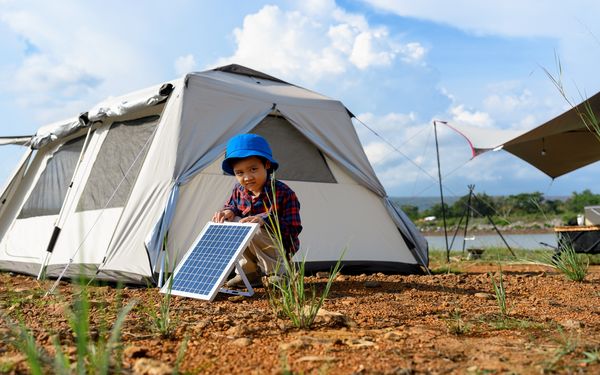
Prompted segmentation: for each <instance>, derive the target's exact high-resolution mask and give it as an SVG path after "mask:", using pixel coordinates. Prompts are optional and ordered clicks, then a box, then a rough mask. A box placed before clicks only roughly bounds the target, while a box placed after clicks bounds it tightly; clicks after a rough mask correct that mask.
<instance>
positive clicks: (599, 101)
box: [450, 93, 600, 178]
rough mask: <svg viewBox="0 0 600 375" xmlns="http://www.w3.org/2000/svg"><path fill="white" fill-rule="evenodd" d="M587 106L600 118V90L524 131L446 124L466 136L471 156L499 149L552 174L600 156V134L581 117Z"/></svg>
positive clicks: (586, 113)
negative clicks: (552, 117) (548, 119)
mask: <svg viewBox="0 0 600 375" xmlns="http://www.w3.org/2000/svg"><path fill="white" fill-rule="evenodd" d="M588 110H591V111H592V112H593V113H594V116H595V118H596V119H597V120H598V119H600V93H597V94H596V95H594V96H592V97H591V98H589V99H588V100H585V101H583V102H582V103H580V104H579V105H577V106H576V107H573V108H571V109H570V110H568V111H566V112H564V113H563V114H561V115H559V116H557V117H556V118H554V119H552V120H550V121H548V122H546V123H544V124H543V125H540V126H538V127H536V128H535V129H532V130H529V131H526V132H515V131H503V130H493V129H482V128H475V127H469V126H464V125H460V124H451V125H450V127H452V128H454V130H457V131H458V132H459V133H461V134H462V135H463V136H464V137H465V138H467V140H468V141H469V143H470V145H471V148H472V151H473V155H474V156H476V155H478V154H480V153H482V152H485V151H489V150H493V149H495V150H499V149H503V150H506V151H508V152H510V153H511V154H513V155H515V156H517V157H519V158H521V159H523V160H525V161H526V162H528V163H529V164H531V165H533V166H534V167H536V168H537V169H539V170H541V171H542V172H544V173H545V174H547V175H548V176H550V177H552V178H556V177H559V176H562V175H564V174H566V173H569V172H572V171H574V170H576V169H578V168H581V167H584V166H586V165H589V164H591V163H594V162H596V161H598V160H600V135H599V134H597V133H596V132H595V131H594V130H593V129H589V128H588V125H586V122H588V124H589V121H587V120H586V121H585V122H584V120H583V119H582V116H588V114H589V112H588Z"/></svg>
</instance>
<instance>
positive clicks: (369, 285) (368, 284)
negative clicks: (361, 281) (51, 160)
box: [365, 281, 381, 288]
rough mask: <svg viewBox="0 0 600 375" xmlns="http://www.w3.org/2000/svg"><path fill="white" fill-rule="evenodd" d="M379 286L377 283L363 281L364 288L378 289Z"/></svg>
mask: <svg viewBox="0 0 600 375" xmlns="http://www.w3.org/2000/svg"><path fill="white" fill-rule="evenodd" d="M380 286H381V283H380V282H379V281H365V288H379V287H380Z"/></svg>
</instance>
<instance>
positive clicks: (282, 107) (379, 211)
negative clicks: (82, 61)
mask: <svg viewBox="0 0 600 375" xmlns="http://www.w3.org/2000/svg"><path fill="white" fill-rule="evenodd" d="M349 113H350V112H349V111H348V110H347V109H346V108H345V107H344V106H343V104H342V103H340V102H339V101H337V100H332V99H330V98H328V97H325V96H323V95H320V94H318V93H315V92H312V91H310V90H306V89H303V88H300V87H298V86H294V85H290V84H288V83H285V82H284V81H281V80H278V79H274V78H273V77H270V76H268V75H266V74H264V73H260V72H256V71H253V70H251V69H248V68H245V67H241V66H229V67H222V68H218V69H215V70H210V71H206V72H199V73H190V74H188V75H186V76H185V77H183V78H181V79H177V80H173V81H170V82H168V83H167V84H166V85H157V86H153V87H151V88H148V89H144V90H140V91H138V92H135V93H132V94H129V95H124V96H120V97H117V98H110V99H107V100H105V101H103V102H102V103H100V104H98V105H96V106H95V107H94V108H92V109H90V110H89V111H88V112H87V115H86V116H81V117H78V118H77V119H76V121H64V122H60V123H56V124H52V125H51V126H47V127H44V128H43V131H38V133H37V135H38V136H39V137H38V139H39V144H40V145H41V147H40V148H39V149H38V151H37V155H36V158H34V159H33V161H32V162H29V167H28V168H24V169H22V170H21V172H19V173H20V174H22V180H23V182H22V183H21V184H20V187H19V188H18V189H17V190H16V191H17V193H18V194H17V193H15V194H13V195H14V198H13V200H12V201H11V202H10V204H9V206H10V207H8V208H7V209H6V210H5V212H6V217H4V214H3V215H2V217H0V229H2V231H0V236H3V237H2V239H1V240H0V268H7V267H8V268H9V269H10V268H11V267H16V268H19V267H21V269H26V270H28V271H27V272H31V270H32V266H31V265H32V264H34V265H35V264H36V262H38V263H37V264H38V265H39V260H36V256H37V257H38V258H42V257H43V255H44V254H45V253H44V250H45V246H46V245H47V244H48V240H49V237H50V235H51V233H52V227H53V226H54V225H59V226H60V227H61V228H62V230H61V232H60V233H61V234H60V237H59V238H58V240H57V243H56V247H55V250H54V253H52V256H51V257H50V260H49V261H48V268H47V271H48V272H49V274H50V275H56V274H58V273H60V267H61V266H64V265H65V264H67V263H69V262H70V261H71V260H73V261H74V264H76V265H82V266H84V267H81V271H80V272H84V273H86V274H89V273H94V272H95V274H96V276H97V277H100V278H106V279H109V280H111V279H114V278H119V279H122V280H127V281H133V282H140V283H141V282H144V280H154V281H155V279H154V277H155V276H156V274H157V272H158V271H159V270H160V269H161V266H162V264H161V263H160V262H159V260H160V256H161V255H165V260H166V261H167V262H169V263H170V266H171V267H173V266H174V265H176V262H177V261H178V260H179V259H180V258H179V256H180V255H182V254H183V252H185V250H186V249H187V247H189V246H190V245H191V243H190V241H193V239H194V238H195V237H196V235H197V231H198V228H200V227H201V226H202V225H203V224H204V223H205V222H206V221H207V220H210V217H211V216H212V213H213V212H214V211H215V210H216V209H218V208H219V207H221V206H222V205H223V203H224V201H225V199H226V197H227V196H228V194H229V193H230V191H231V187H232V185H233V182H234V178H233V177H231V176H225V175H224V174H223V172H222V171H221V170H220V168H219V167H218V165H219V163H220V161H221V160H222V158H223V155H224V152H225V146H226V143H227V141H228V140H229V139H230V138H231V137H232V136H234V135H237V134H240V133H248V132H257V133H261V134H264V135H265V137H266V138H267V139H268V140H269V141H270V142H271V143H273V144H272V147H273V149H274V150H275V152H278V153H281V154H283V155H282V156H279V155H278V156H277V157H279V158H280V159H281V160H286V162H287V163H286V164H288V165H289V167H290V170H288V171H287V172H286V171H285V167H284V168H282V170H281V172H282V177H281V178H282V179H283V180H284V181H285V182H286V183H287V184H288V185H290V186H291V187H292V188H293V189H294V190H295V191H296V193H297V194H299V196H301V197H302V207H303V208H302V210H303V211H302V215H303V226H304V227H305V230H303V233H302V234H301V242H302V243H303V248H301V250H300V251H299V252H298V253H297V255H298V256H300V257H306V261H307V264H313V265H327V264H331V263H335V261H336V260H337V259H338V257H339V255H340V254H341V252H342V250H343V249H344V248H345V247H348V248H349V249H350V250H349V251H348V252H347V253H346V257H347V259H345V261H347V262H349V264H350V263H352V264H354V265H360V264H363V265H365V267H366V268H367V266H366V265H369V264H370V265H371V266H373V267H375V266H374V265H376V264H379V265H381V266H382V267H383V266H384V265H385V267H390V269H393V268H394V265H395V267H396V270H407V269H413V270H414V269H422V268H421V267H427V264H428V256H427V251H428V249H427V242H426V241H425V239H424V237H423V236H422V235H421V234H420V233H419V232H418V230H417V229H416V227H415V226H414V224H412V222H410V220H409V219H408V218H407V217H406V215H404V214H403V213H402V212H401V211H400V210H399V209H397V208H394V207H393V205H392V204H391V202H390V201H389V198H388V197H387V195H386V192H385V189H384V188H383V186H382V185H381V183H380V182H379V180H378V179H377V176H376V175H375V172H374V171H373V169H372V167H371V165H370V163H369V161H368V159H367V157H366V154H365V152H364V150H363V149H362V146H361V145H360V141H359V139H358V136H357V134H356V132H355V130H354V127H353V124H352V121H351V117H350V115H349ZM148 116H154V117H152V118H153V120H152V121H150V122H151V123H152V129H151V130H150V128H148V129H146V130H144V131H143V132H141V133H139V134H138V135H135V134H133V133H131V135H130V134H129V133H128V132H120V131H119V130H117V131H115V129H121V130H123V129H126V128H127V126H123V124H125V123H126V122H131V124H133V123H140V124H142V123H144V124H148V122H147V121H145V120H144V119H146V118H149V117H148ZM76 123H77V124H76ZM138 126H139V125H138ZM144 126H145V125H144ZM84 128H86V129H84ZM134 128H136V126H132V127H131V129H134ZM140 129H142V128H140ZM88 130H89V131H88ZM85 132H88V133H89V134H90V140H89V146H86V147H84V150H83V151H82V153H81V162H80V166H81V167H80V168H79V167H78V168H77V169H76V170H75V172H74V176H73V188H72V189H70V190H69V194H67V197H66V198H65V201H64V203H63V207H62V211H61V215H60V217H59V216H58V215H55V214H53V215H47V216H32V217H28V218H21V219H18V218H17V217H16V213H18V212H19V210H20V207H21V206H22V205H23V204H24V202H25V201H26V200H27V199H28V198H29V196H31V194H32V192H33V190H34V188H35V185H36V183H37V182H38V181H39V177H40V176H42V175H43V173H45V168H46V165H47V162H48V160H50V159H51V157H52V155H53V153H54V152H55V151H52V150H56V149H58V148H60V147H61V145H64V144H66V143H65V142H68V141H69V140H71V139H74V138H75V137H77V136H81V135H83V134H85ZM120 133H121V134H120ZM134 133H135V132H134ZM119 134H120V135H119ZM144 140H146V142H144ZM288 144H289V146H288ZM107 150H108V151H107ZM121 152H123V153H124V154H123V155H121V154H120V153H121ZM286 153H287V154H286ZM125 154H127V155H125ZM111 156H112V157H111ZM138 156H139V160H140V163H139V164H137V165H135V164H136V163H135V162H134V161H135V160H137V158H138ZM127 164H132V165H131V166H127ZM99 165H104V168H101V167H98V166H99ZM313 166H314V169H312V168H311V167H313ZM113 169H114V170H113ZM129 169H131V170H132V172H131V173H132V174H131V175H129V174H128V173H129V172H128V170H129ZM124 171H125V172H124ZM113 174H114V176H116V177H115V178H109V177H110V176H112V175H113ZM278 178H279V177H278ZM105 180H106V181H105ZM124 180H127V181H126V183H125V185H126V187H124V188H123V189H124V190H123V191H122V192H119V191H118V188H117V187H118V186H119V185H120V184H121V183H122V181H124ZM110 181H112V182H110ZM117 181H118V184H117V187H115V182H117ZM12 186H17V185H12ZM88 187H89V189H88ZM90 189H93V190H94V191H95V193H94V194H93V195H94V197H96V198H93V199H91V200H90V199H88V198H87V197H88V195H89V194H88V193H89V191H91V190H90ZM113 196H118V198H117V199H116V201H115V202H117V201H118V204H117V203H115V204H110V200H111V199H113ZM105 201H108V203H109V204H107V203H106V202H105ZM82 202H85V203H82ZM347 202H353V204H352V205H348V204H347ZM331 212H334V213H335V214H336V215H337V217H336V220H333V221H332V220H330V218H329V215H328V214H329V213H331ZM356 212H360V213H361V216H362V215H365V217H367V218H368V219H366V220H355V219H354V215H356ZM41 226H44V228H47V230H46V229H43V230H41V229H40V233H41V234H40V236H39V237H36V238H35V239H25V238H23V235H22V234H23V233H25V232H26V231H28V230H31V229H32V228H41ZM167 233H168V236H167ZM4 234H6V235H4ZM165 239H167V240H166V242H165V241H164V240H165ZM164 244H166V248H164V247H163V245H164ZM14 249H19V250H18V251H23V252H24V253H23V254H25V252H26V253H27V257H25V256H24V255H19V254H18V253H15V251H14ZM163 250H164V251H163ZM34 254H39V255H34ZM299 259H302V258H299ZM33 268H35V267H33ZM74 268H75V269H72V270H70V271H69V272H68V273H67V275H69V274H75V273H77V271H76V269H77V266H74ZM374 269H376V267H375V268H374ZM92 276H93V275H92Z"/></svg>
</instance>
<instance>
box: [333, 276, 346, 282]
mask: <svg viewBox="0 0 600 375" xmlns="http://www.w3.org/2000/svg"><path fill="white" fill-rule="evenodd" d="M347 280H348V278H347V277H346V276H344V275H341V274H340V275H338V276H337V277H336V278H335V281H339V282H343V281H347Z"/></svg>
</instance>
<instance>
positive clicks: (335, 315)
mask: <svg viewBox="0 0 600 375" xmlns="http://www.w3.org/2000/svg"><path fill="white" fill-rule="evenodd" d="M317 317H318V318H320V319H321V320H322V321H323V322H325V323H334V324H341V325H345V326H346V327H356V322H355V321H353V320H352V319H350V318H349V317H348V316H346V315H344V314H342V313H340V312H337V311H328V310H325V309H323V308H321V309H319V311H317Z"/></svg>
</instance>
